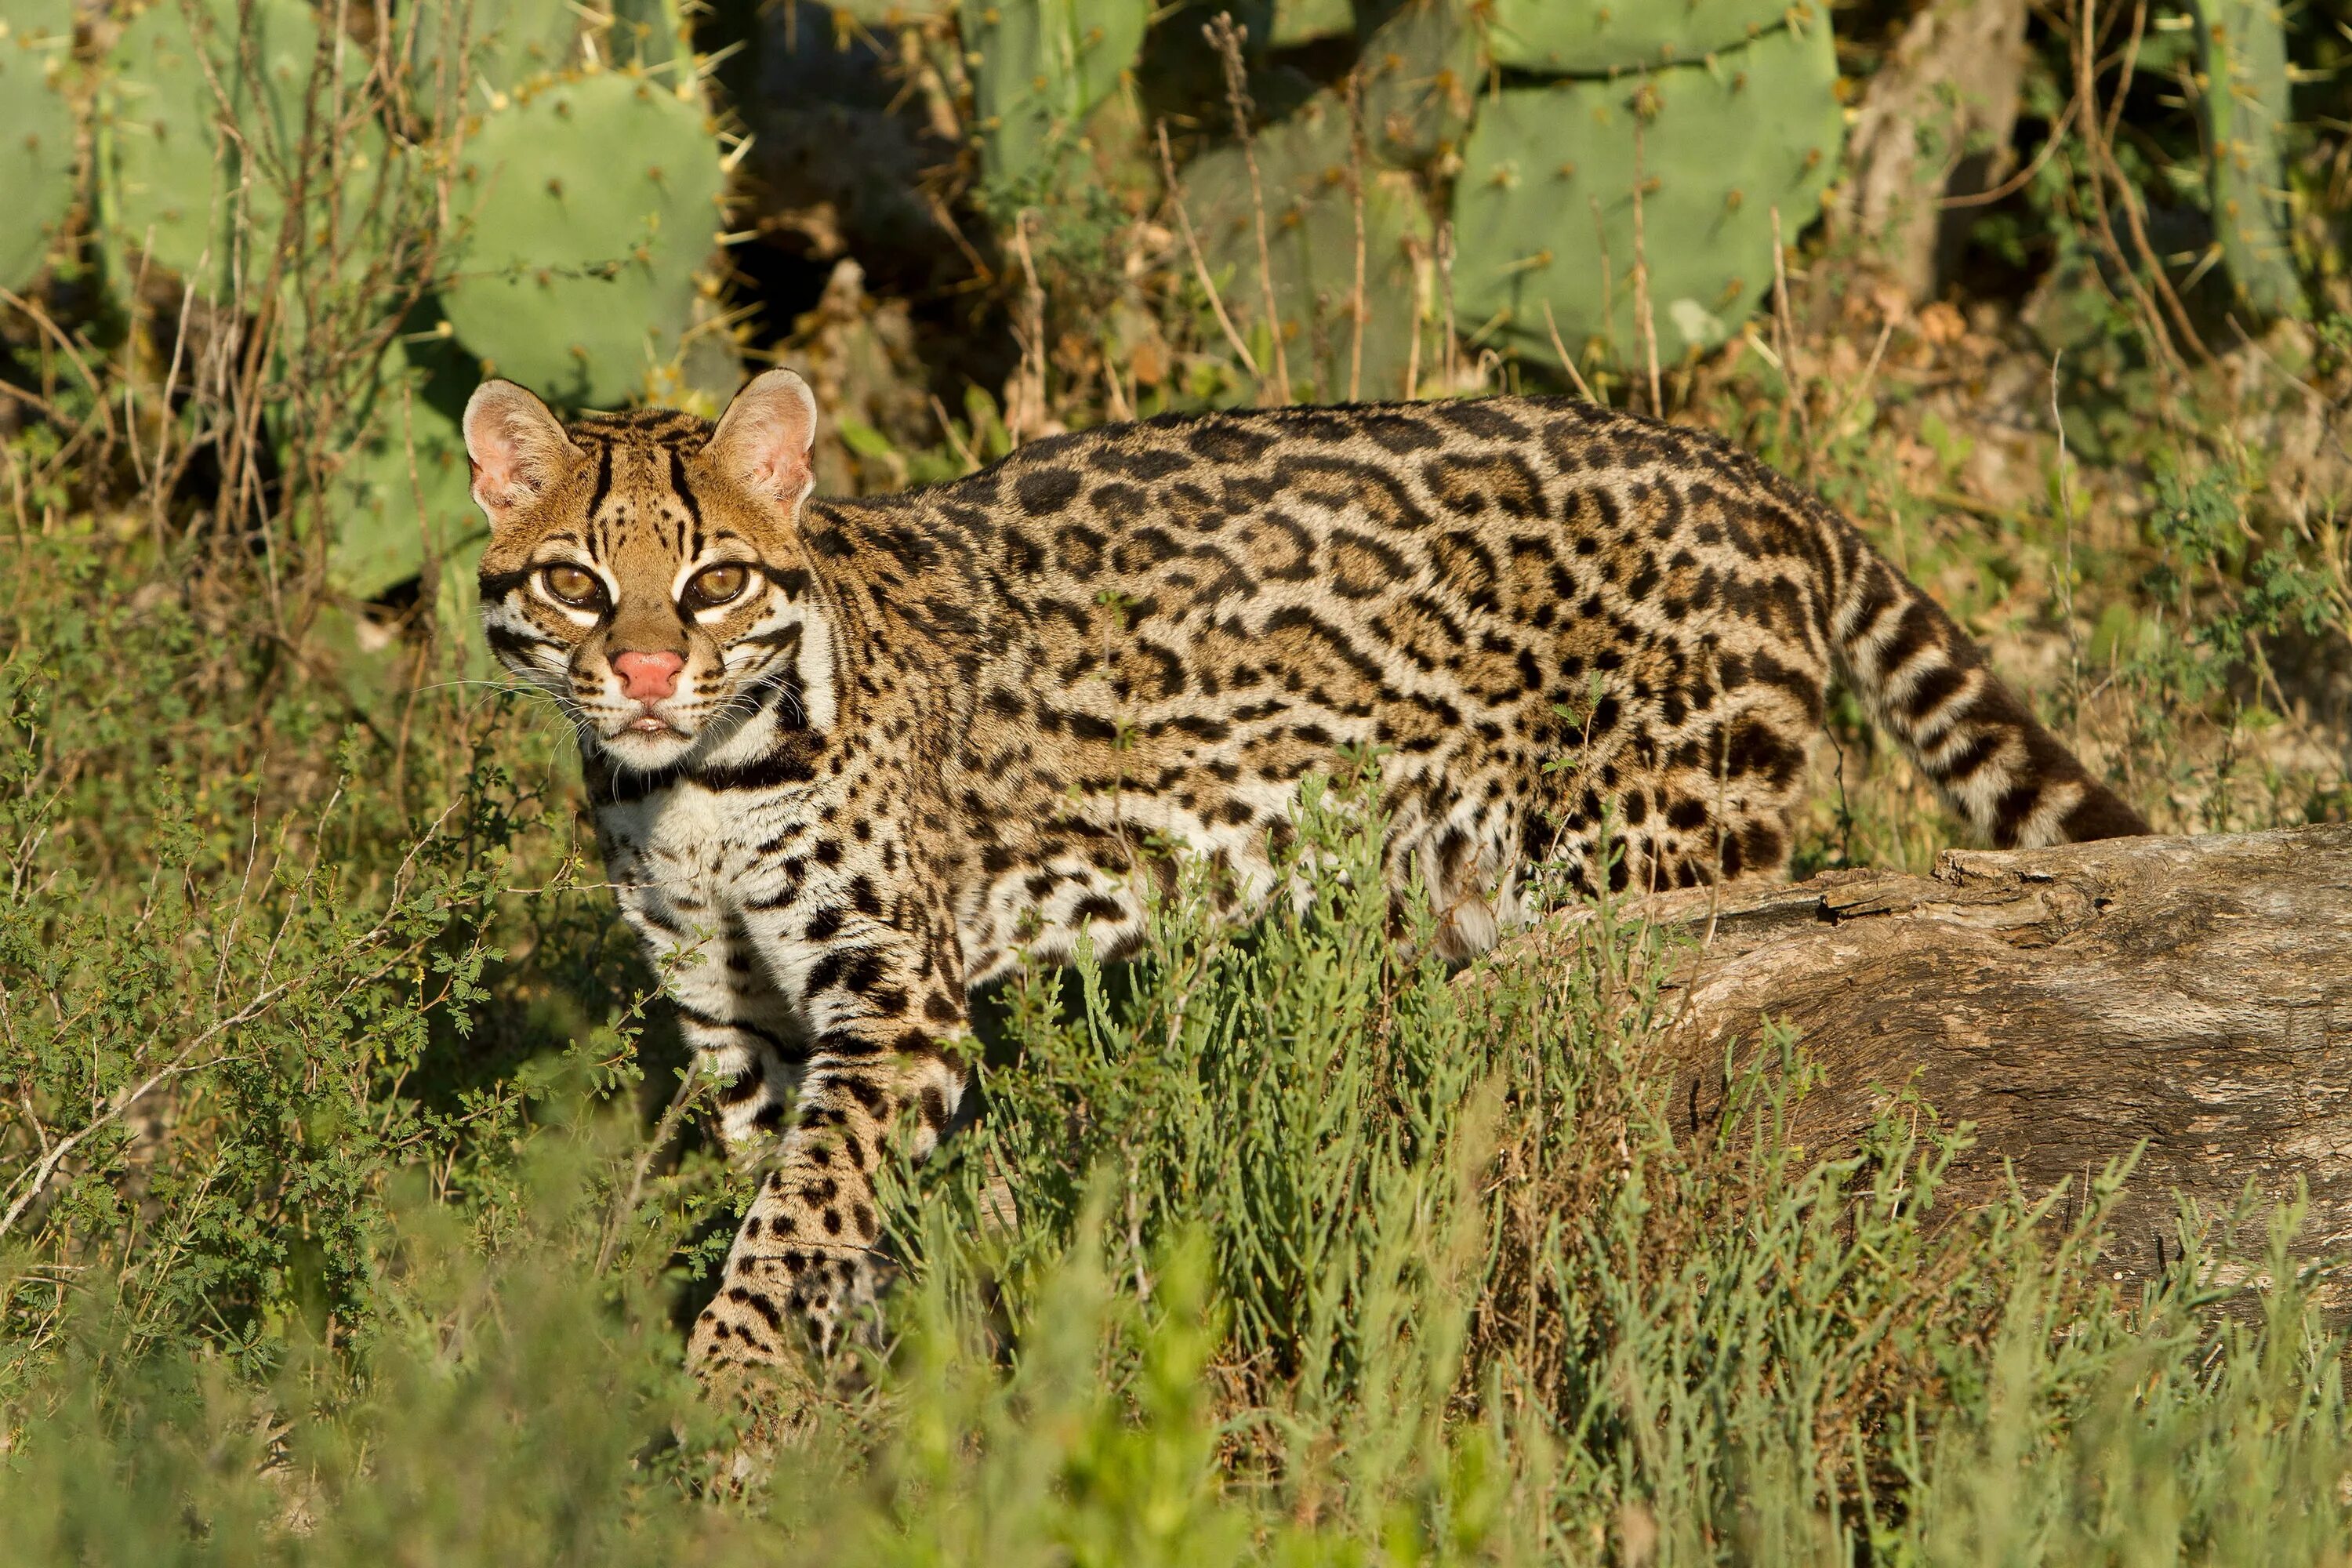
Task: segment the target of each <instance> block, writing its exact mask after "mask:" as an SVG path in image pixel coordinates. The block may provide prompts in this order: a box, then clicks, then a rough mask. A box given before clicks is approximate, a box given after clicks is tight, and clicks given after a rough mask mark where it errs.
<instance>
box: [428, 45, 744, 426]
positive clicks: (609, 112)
mask: <svg viewBox="0 0 2352 1568" xmlns="http://www.w3.org/2000/svg"><path fill="white" fill-rule="evenodd" d="M681 94H683V96H681ZM725 184H726V172H725V169H724V167H723V166H722V164H721V163H720V161H719V147H718V143H717V142H716V141H715V139H714V135H713V131H712V127H711V125H710V123H709V117H708V115H707V114H706V112H705V110H704V109H703V107H702V103H701V100H700V99H699V97H698V96H697V95H696V94H695V93H694V91H693V89H692V88H691V86H690V85H682V86H681V87H678V88H673V87H672V86H671V85H669V84H668V83H667V82H666V81H663V80H659V79H654V78H650V77H646V76H643V75H640V74H636V73H634V72H619V71H609V72H600V73H597V74H594V75H588V76H576V77H567V78H562V79H554V80H550V81H546V82H542V83H539V84H536V85H534V86H530V87H527V88H525V89H523V90H522V91H521V92H520V94H519V95H518V96H517V98H516V99H515V100H514V101H513V102H512V103H511V104H509V106H508V107H507V108H505V109H503V110H499V111H497V112H495V113H492V114H489V115H486V116H484V117H483V119H482V121H481V125H480V128H479V129H478V131H476V132H474V133H473V134H472V135H470V136H469V137H468V138H467V142H466V144H465V152H464V156H463V158H462V160H461V162H460V163H459V164H458V167H457V192H456V195H455V197H454V203H455V206H456V210H457V213H458V215H459V216H460V218H461V221H463V222H465V223H467V224H469V225H470V232H469V234H468V236H467V239H466V240H465V242H464V243H463V246H462V247H461V249H460V252H459V255H458V258H457V269H458V277H457V281H456V282H455V283H453V284H452V285H451V286H450V287H449V288H448V289H446V291H445V292H444V293H443V295H442V297H441V305H442V309H443V310H444V311H445V312H446V315H447V317H448V320H449V323H450V325H451V326H452V327H453V328H454V329H455V330H456V331H457V340H458V342H461V343H463V344H464V345H465V346H466V347H467V349H469V350H471V351H472V352H473V353H476V354H477V355H478V356H480V358H481V360H482V361H483V363H484V365H485V366H486V368H488V369H489V370H491V371H493V372H495V373H496V374H500V375H506V376H511V377H513V378H514V379H515V380H518V381H520V382H522V383H524V384H527V385H529V386H530V387H532V388H533V389H535V390H536V391H538V392H539V393H540V394H541V395H544V396H546V397H548V398H550V399H551V400H552V401H554V402H557V403H561V404H565V405H572V406H574V407H609V406H613V405H617V404H620V403H622V402H625V401H626V400H627V399H629V398H630V397H632V396H634V395H636V394H637V393H638V392H640V391H641V390H642V389H643V387H644V386H645V384H646V375H647V374H648V373H649V372H650V371H651V370H653V369H654V368H655V367H656V366H659V365H662V364H665V363H667V362H668V361H669V360H670V359H672V358H673V357H674V356H675V355H676V354H677V350H678V343H679V339H680V337H681V335H682V334H683V333H684V332H685V331H686V330H687V328H688V325H689V324H690V323H691V321H692V320H693V314H694V303H695V295H696V290H697V288H698V283H697V273H698V271H699V270H700V269H701V268H702V266H703V264H704V263H705V262H706V261H708V260H709V257H710V254H711V250H712V247H713V241H714V238H715V237H716V235H717V233H718V231H719V226H720V225H719V218H720V216H721V215H720V208H719V201H720V197H721V195H722V194H723V191H724V188H725Z"/></svg>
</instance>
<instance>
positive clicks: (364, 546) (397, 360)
mask: <svg viewBox="0 0 2352 1568" xmlns="http://www.w3.org/2000/svg"><path fill="white" fill-rule="evenodd" d="M424 383H425V374H424V366H422V365H420V364H418V363H415V362H414V361H412V360H411V359H410V357H409V356H408V354H407V353H405V352H404V350H403V349H402V348H401V346H400V344H399V343H398V342H394V344H393V346H392V347H391V348H390V349H389V350H388V351H387V352H386V353H385V354H384V358H383V366H382V368H381V369H380V371H379V372H378V374H377V378H376V384H375V387H374V391H373V395H372V396H371V397H370V398H369V399H368V400H367V403H366V405H365V406H364V407H363V408H362V410H361V411H360V412H359V414H358V416H357V417H358V419H359V421H360V422H361V425H362V428H363V429H364V430H365V432H366V434H365V436H364V437H362V439H361V440H360V441H359V442H358V443H356V444H355V445H353V446H352V447H348V448H347V449H346V450H345V451H344V453H343V454H342V468H341V470H340V471H339V472H338V473H337V474H336V476H335V479H334V481H333V483H332V485H331V488H330V490H329V506H330V522H331V526H332V528H333V529H334V544H333V547H332V549H331V552H330V553H329V556H328V570H329V573H330V574H331V577H332V579H333V581H334V584H335V586H336V587H337V588H339V589H341V591H342V592H344V593H346V594H349V595H352V597H353V598H356V599H372V598H373V597H375V596H376V595H379V594H381V593H383V591H384V590H385V589H387V588H389V587H391V586H393V585H394V584H397V583H404V582H405V581H407V580H408V579H409V578H411V577H414V576H415V575H416V574H417V573H418V571H419V570H421V569H422V568H423V567H424V565H425V556H426V550H425V545H426V542H427V540H428V539H429V540H430V541H431V543H432V546H433V550H432V553H433V554H435V555H437V556H439V557H441V558H442V559H444V560H445V561H446V559H447V558H448V557H449V555H450V554H451V553H452V552H456V551H457V550H460V549H462V548H464V547H465V546H467V545H469V544H472V543H474V542H478V540H479V539H480V537H481V536H482V534H483V533H484V531H485V527H484V524H483V521H482V516H481V514H480V513H479V512H478V511H477V510H475V508H474V502H473V497H472V494H471V489H472V487H471V483H470V481H469V479H468V477H467V475H468V470H467V463H466V438H465V437H464V435H463V434H462V433H460V431H459V430H458V427H457V421H456V420H455V419H453V418H451V417H450V416H449V415H448V414H447V413H446V412H445V411H444V410H443V409H442V408H440V407H438V406H436V405H435V404H434V403H431V402H427V401H426V399H425V384H424Z"/></svg>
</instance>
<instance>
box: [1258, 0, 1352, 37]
mask: <svg viewBox="0 0 2352 1568" xmlns="http://www.w3.org/2000/svg"><path fill="white" fill-rule="evenodd" d="M1355 30H1356V8H1355V7H1354V6H1353V5H1350V4H1349V0H1274V26H1273V27H1272V28H1271V29H1269V33H1268V37H1267V38H1266V42H1267V43H1268V44H1269V45H1271V46H1272V47H1275V48H1277V49H1286V48H1289V47H1292V46H1294V45H1297V44H1311V43H1313V42H1314V41H1315V40H1316V39H1318V38H1336V37H1341V36H1343V35H1345V34H1349V33H1353V32H1354V31H1355Z"/></svg>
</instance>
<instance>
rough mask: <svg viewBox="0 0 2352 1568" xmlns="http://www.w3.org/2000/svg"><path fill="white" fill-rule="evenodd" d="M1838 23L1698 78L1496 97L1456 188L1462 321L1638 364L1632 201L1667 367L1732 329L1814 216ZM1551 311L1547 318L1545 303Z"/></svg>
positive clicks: (1824, 163)
mask: <svg viewBox="0 0 2352 1568" xmlns="http://www.w3.org/2000/svg"><path fill="white" fill-rule="evenodd" d="M1836 81H1837V59H1836V56H1835V54H1834V52H1833V51H1832V47H1831V40H1830V29H1829V25H1828V21H1827V18H1826V17H1824V16H1820V15H1819V14H1818V13H1816V16H1815V18H1814V19H1813V20H1812V21H1811V23H1810V24H1808V25H1805V26H1796V25H1793V24H1791V25H1789V26H1782V27H1780V28H1778V29H1776V30H1774V31H1772V32H1769V33H1766V34H1764V35H1763V36H1762V37H1759V38H1757V39H1756V40H1755V41H1754V42H1752V43H1749V44H1746V45H1743V46H1741V47H1738V48H1735V49H1726V50H1724V51H1722V52H1721V53H1719V54H1718V55H1717V56H1715V57H1714V58H1712V59H1710V60H1708V61H1706V62H1705V63H1702V64H1696V65H1683V66H1675V67H1672V68H1666V69H1663V70H1656V71H1648V72H1643V73H1639V74H1637V75H1633V76H1627V77H1621V78H1619V79H1614V80H1598V79H1583V80H1572V81H1564V82H1559V83H1556V84H1553V85H1550V86H1545V87H1526V88H1513V89H1506V90H1505V91H1503V92H1501V93H1498V94H1496V95H1495V96H1494V97H1492V98H1489V99H1487V100H1485V101H1484V102H1483V103H1482V105H1481V106H1480V109H1479V113H1478V122H1477V125H1476V127H1475V129H1474V130H1473V131H1472V132H1471V133H1470V139H1469V142H1468V143H1467V144H1466V145H1465V148H1464V151H1463V168H1462V173H1461V176H1460V178H1459V180H1458V181H1457V182H1456V184H1455V186H1454V234H1455V235H1456V237H1457V243H1458V245H1459V257H1458V259H1457V261H1456V263H1455V268H1454V289H1455V294H1456V298H1457V301H1458V309H1459V310H1460V312H1461V315H1462V318H1463V319H1464V320H1465V321H1477V322H1486V321H1493V322H1494V323H1495V326H1496V331H1498V332H1500V333H1501V334H1502V335H1503V336H1504V337H1505V338H1507V340H1508V341H1510V342H1513V343H1515V344H1516V345H1517V347H1519V348H1520V349H1521V350H1522V351H1524V352H1527V353H1533V354H1536V355H1538V356H1540V357H1543V358H1546V359H1550V358H1552V357H1554V355H1553V352H1552V347H1551V342H1552V339H1551V330H1550V328H1551V322H1552V321H1556V322H1557V324H1558V327H1559V336H1560V338H1561V339H1562V340H1563V341H1564V342H1565V343H1566V345H1567V347H1568V351H1569V352H1570V353H1571V354H1577V353H1580V352H1581V351H1582V350H1583V349H1584V348H1586V347H1587V346H1588V345H1590V344H1591V343H1594V342H1599V343H1600V344H1601V345H1603V346H1605V348H1606V349H1607V350H1608V351H1609V352H1610V353H1612V354H1613V355H1614V356H1615V357H1616V358H1617V359H1619V360H1620V361H1632V360H1633V359H1635V358H1636V357H1637V356H1638V355H1640V353H1642V351H1643V337H1642V333H1641V331H1640V329H1639V326H1638V324H1637V322H1636V321H1635V316H1634V301H1635V287H1634V262H1635V255H1634V249H1635V247H1634V243H1633V216H1634V188H1635V184H1636V174H1635V171H1636V167H1637V164H1638V167H1639V170H1640V184H1641V186H1642V219H1643V246H1642V251H1643V259H1644V260H1645V261H1646V263H1647V273H1648V278H1647V282H1648V295H1649V300H1650V315H1651V319H1652V322H1653V323H1654V331H1655V333H1656V340H1657V346H1658V351H1659V353H1660V354H1661V355H1662V356H1663V357H1666V358H1670V359H1671V358H1675V357H1679V356H1680V355H1682V354H1683V353H1685V352H1686V351H1688V350H1691V349H1696V348H1708V347H1713V346H1714V345H1716V344H1717V343H1720V342H1723V341H1725V340H1726V339H1727V337H1729V336H1730V335H1731V333H1732V332H1733V331H1736V330H1737V329H1738V325H1739V323H1740V321H1742V320H1743V319H1744V318H1745V317H1746V316H1747V314H1748V311H1749V310H1752V309H1753V308H1754V307H1755V304H1756V302H1757V300H1759V298H1760V297H1761V296H1762V294H1763V292H1764V290H1765V289H1766V288H1767V287H1768V286H1769V284H1770V282H1771V279H1772V263H1773V258H1772V214H1773V212H1774V211H1775V210H1776V209H1777V211H1778V212H1779V214H1780V227H1781V232H1782V234H1783V236H1784V237H1793V236H1794V235H1795V234H1796V233H1797V231H1798V230H1800V229H1801V228H1803V227H1804V226H1805V225H1806V224H1807V223H1808V222H1809V221H1810V220H1811V218H1813V217H1815V216H1819V213H1820V209H1821V198H1822V192H1823V191H1824V190H1825V189H1826V188H1827V187H1828V184H1829V182H1830V177H1831V175H1832V172H1833V171H1834V169H1835V167H1836V163H1837V155H1838V152H1839V144H1840V141H1841V138H1842V135H1843V114H1842V112H1841V110H1840V109H1839V107H1838V102H1837V99H1836V97H1835V94H1834V91H1833V89H1834V88H1835V85H1836ZM1547 305H1548V306H1549V309H1550V320H1549V321H1548V320H1547V316H1546V306H1547Z"/></svg>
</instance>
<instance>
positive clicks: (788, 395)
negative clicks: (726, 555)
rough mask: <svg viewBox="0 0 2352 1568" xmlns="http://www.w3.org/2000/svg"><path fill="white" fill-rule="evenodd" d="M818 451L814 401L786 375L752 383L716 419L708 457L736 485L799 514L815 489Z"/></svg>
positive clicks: (767, 376) (798, 382) (794, 377)
mask: <svg viewBox="0 0 2352 1568" xmlns="http://www.w3.org/2000/svg"><path fill="white" fill-rule="evenodd" d="M815 445H816V397H815V395H814V394H812V393H811V392H810V391H809V389H808V383H807V382H804V381H803V380H802V379H801V378H800V377H799V376H797V375H794V374H793V373H792V372H791V371H788V370H772V371H769V372H767V373H766V374H761V375H757V376H754V377H752V378H751V384H750V385H748V386H746V387H744V388H743V390H742V391H740V392H739V393H737V394H736V395H735V401H734V402H732V403H730V404H729V405H727V412H726V413H725V414H723V415H721V416H719V428H718V429H716V430H714V431H712V432H711V433H710V446H709V453H708V455H709V458H711V460H712V461H714V462H716V463H717V464H718V465H719V468H720V469H721V470H722V471H724V472H725V473H726V474H727V475H728V476H729V477H730V479H734V480H735V481H736V482H737V483H739V484H740V485H743V486H744V487H746V488H747V489H751V490H752V491H754V492H755V493H757V494H759V495H762V496H769V497H772V498H774V499H775V500H777V501H778V502H780V503H782V506H783V509H784V510H785V511H787V512H795V511H798V510H800V504H801V502H802V501H803V500H806V499H807V498H808V493H809V490H810V489H811V488H812V487H813V486H814V485H815V483H816V472H815V470H814V468H811V467H810V466H809V449H810V448H811V447H814V446H815Z"/></svg>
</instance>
